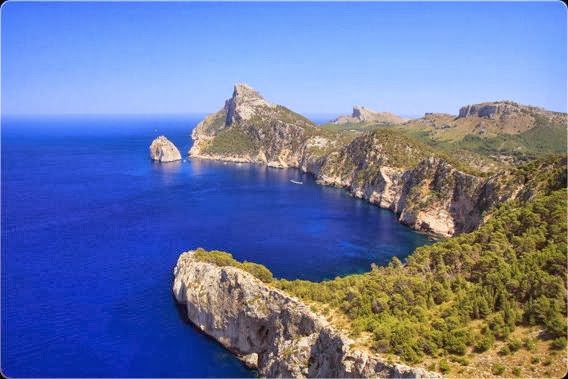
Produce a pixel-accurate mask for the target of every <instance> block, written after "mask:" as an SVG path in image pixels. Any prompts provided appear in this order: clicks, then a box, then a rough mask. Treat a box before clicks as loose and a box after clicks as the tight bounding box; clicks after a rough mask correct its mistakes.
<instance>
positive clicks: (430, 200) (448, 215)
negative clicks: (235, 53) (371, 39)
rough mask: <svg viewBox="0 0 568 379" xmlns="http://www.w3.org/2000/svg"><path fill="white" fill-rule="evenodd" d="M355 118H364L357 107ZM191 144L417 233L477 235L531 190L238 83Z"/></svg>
mask: <svg viewBox="0 0 568 379" xmlns="http://www.w3.org/2000/svg"><path fill="white" fill-rule="evenodd" d="M494 105H495V104H493V105H491V107H490V108H487V109H488V110H485V109H486V108H485V106H486V105H480V106H470V107H468V108H466V109H464V108H462V110H461V111H460V117H463V118H459V120H466V121H467V122H470V123H471V122H472V121H474V120H477V119H479V118H480V115H483V116H485V115H486V113H487V112H489V113H487V115H489V116H490V115H491V114H492V112H493V109H494V108H493V106H494ZM495 106H496V107H497V108H496V111H498V112H502V113H503V112H505V113H507V112H510V107H513V108H515V109H517V108H519V106H518V105H516V104H513V103H508V102H507V103H503V104H502V106H501V105H495ZM522 109H524V111H522V112H521V111H519V112H520V114H522V115H523V117H525V116H526V117H530V119H531V120H532V119H533V115H532V113H526V112H529V110H530V109H532V108H530V107H525V108H522ZM535 109H537V108H535ZM519 112H518V113H519ZM525 113H526V114H525ZM353 114H354V115H355V116H353V117H359V118H361V119H367V117H368V116H369V113H368V111H367V110H365V109H363V108H357V109H354V113H353ZM515 114H517V113H515ZM550 114H551V115H555V113H553V112H552V113H550ZM561 116H562V115H560V116H558V117H561ZM564 116H565V115H564ZM564 116H562V117H564ZM534 117H538V115H537V114H535V115H534ZM554 117H556V116H554ZM507 120H509V119H508V118H505V121H506V122H505V121H503V122H501V121H496V120H492V121H494V122H499V123H500V124H499V127H501V129H502V127H504V126H506V125H509V124H507V122H508V121H507ZM468 125H469V124H468ZM405 127H406V125H405ZM192 138H193V140H194V144H193V147H192V148H191V150H190V152H189V155H190V156H191V157H197V158H205V159H216V160H225V161H233V162H250V163H258V164H265V165H268V166H272V167H296V168H299V169H301V170H302V171H304V172H308V173H310V174H312V175H313V176H314V177H315V178H316V179H317V181H318V182H319V183H321V184H325V185H333V186H336V187H341V188H345V189H346V190H348V191H349V192H350V193H351V194H352V195H354V196H355V197H359V198H363V199H366V200H368V201H369V202H371V203H373V204H377V205H379V206H381V207H383V208H388V209H390V210H392V211H393V212H394V213H395V214H396V215H397V218H398V220H399V221H400V222H402V223H404V224H407V225H408V226H410V227H412V228H414V229H416V230H421V231H425V232H430V233H434V234H438V235H441V236H452V235H454V234H456V233H461V232H468V231H471V230H473V229H475V228H476V227H477V226H478V225H479V224H480V223H481V222H482V221H483V219H484V215H485V214H486V213H487V212H488V211H490V210H491V209H493V208H494V207H495V206H497V205H499V204H501V203H502V202H505V201H509V200H514V199H516V198H517V197H518V194H519V193H521V192H523V191H524V192H523V193H530V188H531V185H532V184H531V183H530V182H529V181H526V180H525V179H523V178H521V177H518V176H515V174H514V170H503V171H501V172H497V173H495V174H493V176H488V175H481V173H480V172H479V171H476V170H471V169H470V168H471V167H467V166H466V165H464V164H462V162H460V160H459V158H453V159H450V158H451V157H449V156H448V155H447V154H445V153H444V152H443V151H441V152H440V151H437V150H435V149H433V148H431V147H430V146H427V145H425V144H422V143H419V142H417V141H415V140H413V139H411V138H408V137H407V136H405V135H403V134H401V133H399V132H397V131H395V130H392V129H390V128H386V127H382V128H379V129H376V130H371V131H369V132H366V133H360V134H358V135H352V134H348V133H344V132H337V133H335V134H334V133H332V132H330V131H328V130H325V129H324V128H322V127H318V126H316V125H315V124H313V123H312V122H311V121H309V120H307V119H305V118H304V117H302V116H300V115H298V114H297V113H294V112H292V111H290V110H289V109H287V108H285V107H282V106H280V105H275V104H273V103H270V102H268V101H267V100H265V99H264V98H263V97H262V96H261V95H260V94H259V93H258V92H257V91H256V90H254V89H252V88H251V87H249V86H247V85H244V84H237V85H236V86H235V88H234V91H233V96H232V97H231V98H230V99H229V100H227V101H226V103H225V106H224V107H223V109H221V110H220V111H218V112H216V113H214V114H212V115H209V116H207V117H206V118H205V119H204V120H203V121H202V122H201V123H199V125H198V126H197V127H196V128H195V129H194V130H193V133H192Z"/></svg>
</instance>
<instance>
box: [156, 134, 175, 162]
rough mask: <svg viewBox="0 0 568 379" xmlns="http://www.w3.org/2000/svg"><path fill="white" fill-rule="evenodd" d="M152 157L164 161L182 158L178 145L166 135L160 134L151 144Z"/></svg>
mask: <svg viewBox="0 0 568 379" xmlns="http://www.w3.org/2000/svg"><path fill="white" fill-rule="evenodd" d="M150 158H152V160H155V161H159V162H162V163H165V162H174V161H179V160H181V154H180V152H179V150H178V149H177V147H175V145H174V144H173V143H172V142H171V141H170V140H169V139H167V138H166V137H165V136H159V137H157V138H156V139H154V140H153V141H152V144H151V145H150Z"/></svg>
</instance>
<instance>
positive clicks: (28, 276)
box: [0, 115, 429, 378]
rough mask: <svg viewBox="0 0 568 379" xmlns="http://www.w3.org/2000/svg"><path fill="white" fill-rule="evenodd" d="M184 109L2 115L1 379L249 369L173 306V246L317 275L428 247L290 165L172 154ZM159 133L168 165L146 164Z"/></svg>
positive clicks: (185, 122)
mask: <svg viewBox="0 0 568 379" xmlns="http://www.w3.org/2000/svg"><path fill="white" fill-rule="evenodd" d="M200 119H201V115H189V116H151V117H150V116H104V117H103V116H58V117H54V116H49V117H5V118H3V119H2V123H1V130H0V132H1V232H2V238H1V309H0V311H1V312H0V318H1V368H2V372H3V373H4V374H5V375H7V376H9V377H42V378H46V377H58V378H60V377H254V376H256V375H257V373H256V372H255V371H254V370H250V369H248V368H246V367H245V366H244V365H243V364H242V363H241V362H240V361H239V360H238V359H236V358H235V357H234V356H233V355H232V354H230V353H229V352H227V351H225V350H224V349H223V348H222V347H221V346H220V345H219V344H218V343H216V342H215V341H214V340H212V339H210V338H209V337H207V336H206V335H204V334H203V333H201V332H199V331H198V330H197V329H196V328H195V327H193V326H192V325H191V324H190V323H189V322H188V320H187V319H186V316H185V313H184V311H183V309H181V308H180V307H179V306H178V305H177V304H176V302H175V300H174V298H173V296H172V291H171V286H172V280H173V274H172V270H173V267H174V266H175V264H176V260H177V258H178V256H179V254H180V253H182V252H184V251H188V250H191V249H194V248H196V247H203V248H206V249H219V250H225V251H228V252H231V253H232V254H233V256H234V257H235V258H237V259H239V260H248V261H254V262H258V263H262V264H264V265H266V266H267V267H268V268H269V269H270V270H271V271H272V272H273V273H274V275H275V276H276V277H281V278H287V279H296V278H301V279H309V280H317V281H319V280H325V279H332V278H334V277H336V276H339V275H347V274H352V273H359V272H365V271H368V270H369V269H370V265H371V264H372V263H376V264H379V265H382V264H385V263H387V262H388V261H389V260H390V258H391V257H393V256H397V257H400V258H404V257H405V256H407V255H408V254H409V253H410V252H412V251H413V250H414V249H415V248H416V247H418V246H421V245H425V244H428V243H429V240H428V238H427V237H426V236H424V235H422V234H419V233H417V232H414V231H412V230H411V229H409V228H407V227H406V226H403V225H401V224H399V223H398V222H397V221H396V219H395V217H394V216H393V214H392V213H391V212H390V211H387V210H384V209H380V208H378V207H376V206H373V205H370V204H368V203H367V202H365V201H364V200H359V199H355V198H353V197H351V196H350V195H349V194H348V193H347V192H346V191H344V190H341V189H338V188H332V187H324V186H321V185H318V184H316V182H315V180H314V178H313V177H312V176H310V175H309V174H305V173H302V172H300V171H299V170H297V169H276V168H268V167H263V166H258V165H250V164H235V163H223V162H213V161H204V160H197V159H188V158H187V156H186V155H187V151H188V150H189V148H190V146H191V138H190V134H191V130H192V128H193V127H195V125H196V124H197V123H198V121H199V120H200ZM162 134H163V135H166V136H167V137H168V138H169V139H170V140H171V141H173V142H174V143H175V144H176V145H177V146H178V148H179V149H180V151H181V152H182V155H183V156H184V157H185V159H184V160H183V161H180V162H177V163H168V164H159V163H155V162H152V161H151V160H150V159H149V155H148V146H149V145H150V143H151V142H152V140H153V138H155V137H156V136H158V135H162ZM290 180H296V181H300V182H303V184H295V183H292V182H290Z"/></svg>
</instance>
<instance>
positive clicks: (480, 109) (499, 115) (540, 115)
mask: <svg viewBox="0 0 568 379" xmlns="http://www.w3.org/2000/svg"><path fill="white" fill-rule="evenodd" d="M567 127H568V119H567V115H566V113H560V112H553V111H548V110H546V109H543V108H538V107H533V106H529V105H522V104H518V103H515V102H512V101H496V102H486V103H480V104H472V105H466V106H464V107H461V108H460V110H459V114H458V115H457V116H454V115H449V114H443V113H426V114H425V115H424V117H422V118H419V119H415V120H411V121H408V122H407V123H405V124H404V126H403V127H400V128H398V130H400V131H401V132H403V133H405V134H407V135H410V136H412V137H414V138H417V139H419V140H421V141H423V142H425V143H427V144H429V145H431V146H436V147H438V148H442V149H445V150H447V151H449V152H454V153H455V152H456V151H458V150H463V151H468V152H471V153H476V154H481V155H482V156H486V157H490V158H492V159H496V160H497V161H500V162H501V163H511V162H513V163H514V162H518V161H525V160H526V159H531V158H537V157H542V156H545V155H547V154H558V153H564V152H566V138H567V134H566V130H567Z"/></svg>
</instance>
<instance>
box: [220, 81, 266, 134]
mask: <svg viewBox="0 0 568 379" xmlns="http://www.w3.org/2000/svg"><path fill="white" fill-rule="evenodd" d="M266 107H269V108H272V107H274V104H272V103H269V102H268V101H266V100H265V99H264V98H263V97H262V96H261V95H260V93H259V92H258V91H257V90H255V89H254V88H252V87H251V86H249V85H247V84H243V83H237V84H235V87H234V89H233V96H231V98H230V99H228V100H227V101H226V102H225V109H226V111H227V119H226V123H227V124H229V125H230V124H232V123H233V122H235V121H245V120H249V119H251V117H252V116H253V115H254V114H255V113H256V112H257V110H258V108H266Z"/></svg>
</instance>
